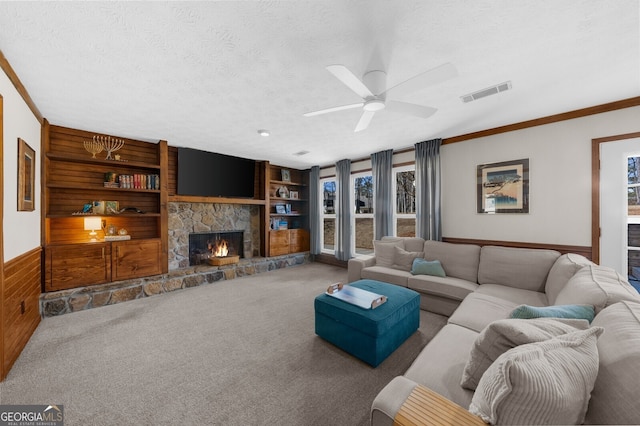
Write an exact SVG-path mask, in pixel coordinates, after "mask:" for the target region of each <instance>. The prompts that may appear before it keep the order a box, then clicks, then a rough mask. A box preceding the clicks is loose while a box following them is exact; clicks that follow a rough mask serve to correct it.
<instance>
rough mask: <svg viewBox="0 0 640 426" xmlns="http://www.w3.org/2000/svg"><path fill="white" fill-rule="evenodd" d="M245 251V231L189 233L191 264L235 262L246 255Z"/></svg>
mask: <svg viewBox="0 0 640 426" xmlns="http://www.w3.org/2000/svg"><path fill="white" fill-rule="evenodd" d="M243 253H244V232H243V231H220V232H198V233H192V234H189V266H195V265H206V264H212V265H223V264H228V263H235V262H237V260H238V259H240V258H242V257H244V254H243ZM234 261H235V262H234Z"/></svg>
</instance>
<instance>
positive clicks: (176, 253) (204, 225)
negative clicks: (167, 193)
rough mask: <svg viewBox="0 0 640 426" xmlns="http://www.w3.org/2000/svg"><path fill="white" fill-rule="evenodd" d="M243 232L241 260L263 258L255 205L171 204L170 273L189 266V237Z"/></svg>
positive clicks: (257, 208)
mask: <svg viewBox="0 0 640 426" xmlns="http://www.w3.org/2000/svg"><path fill="white" fill-rule="evenodd" d="M229 230H233V231H237V232H242V238H241V239H242V247H241V248H237V249H236V250H238V251H239V252H238V253H237V254H238V255H240V257H242V258H252V257H257V256H260V255H261V254H260V210H259V207H258V206H256V205H245V204H214V203H182V202H170V203H169V270H170V271H171V270H175V269H181V268H187V267H189V264H190V262H189V260H190V257H191V256H190V252H191V250H190V248H189V235H190V234H203V233H216V232H228V231H229Z"/></svg>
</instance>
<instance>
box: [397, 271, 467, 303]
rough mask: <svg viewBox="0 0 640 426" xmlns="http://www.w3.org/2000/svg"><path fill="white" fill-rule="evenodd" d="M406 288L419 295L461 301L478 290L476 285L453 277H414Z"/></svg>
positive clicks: (410, 278)
mask: <svg viewBox="0 0 640 426" xmlns="http://www.w3.org/2000/svg"><path fill="white" fill-rule="evenodd" d="M407 287H409V288H410V289H412V290H416V291H419V292H420V293H427V294H430V295H436V296H442V297H447V298H449V299H454V300H462V299H464V298H465V297H467V295H469V293H472V292H473V291H474V290H475V289H477V288H478V284H476V283H472V282H470V281H467V280H461V279H460V278H454V277H437V276H433V275H415V276H413V277H409V280H408V281H407Z"/></svg>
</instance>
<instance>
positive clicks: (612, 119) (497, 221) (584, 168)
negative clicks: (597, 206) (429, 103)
mask: <svg viewBox="0 0 640 426" xmlns="http://www.w3.org/2000/svg"><path fill="white" fill-rule="evenodd" d="M638 117H640V107H633V108H626V109H623V110H617V111H611V112H607V113H603V114H597V115H591V116H588V117H582V118H577V119H573V120H567V121H562V122H558V123H553V124H547V125H543V126H537V127H531V128H528V129H523V130H518V131H513V132H508V133H502V134H499V135H493V136H488V137H484V138H478V139H473V140H469V141H465V142H458V143H453V144H449V145H443V146H442V148H441V151H440V152H441V167H442V224H443V230H442V234H443V236H444V237H449V238H471V239H480V240H499V241H516V242H531V243H542V244H561V245H577V246H590V245H591V140H592V139H596V138H600V137H606V136H613V135H619V134H626V133H632V132H638V131H640V121H638ZM452 136H456V135H452ZM413 155H414V154H413V152H408V153H402V154H399V155H395V156H394V163H401V162H406V161H411V160H412V159H413ZM521 158H528V159H529V169H530V172H529V178H530V187H529V196H530V207H529V213H528V214H495V215H488V214H481V213H477V212H476V210H477V209H476V168H477V166H478V165H479V164H485V163H496V162H500V161H510V160H518V159H521ZM367 167H370V162H369V161H368V160H365V161H363V162H358V163H354V164H353V165H352V171H356V170H362V169H363V168H367ZM320 175H321V177H324V176H329V175H335V167H326V168H323V169H321V172H320Z"/></svg>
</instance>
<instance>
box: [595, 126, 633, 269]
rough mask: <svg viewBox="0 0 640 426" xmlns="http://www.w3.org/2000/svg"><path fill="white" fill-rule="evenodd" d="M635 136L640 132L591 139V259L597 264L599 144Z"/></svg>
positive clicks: (598, 252) (598, 241)
mask: <svg viewBox="0 0 640 426" xmlns="http://www.w3.org/2000/svg"><path fill="white" fill-rule="evenodd" d="M635 138H640V132H635V133H626V134H623V135H615V136H607V137H604V138H597V139H592V140H591V253H592V257H591V260H593V261H594V262H595V263H598V264H599V263H600V144H602V143H606V142H615V141H620V140H624V139H635Z"/></svg>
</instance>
